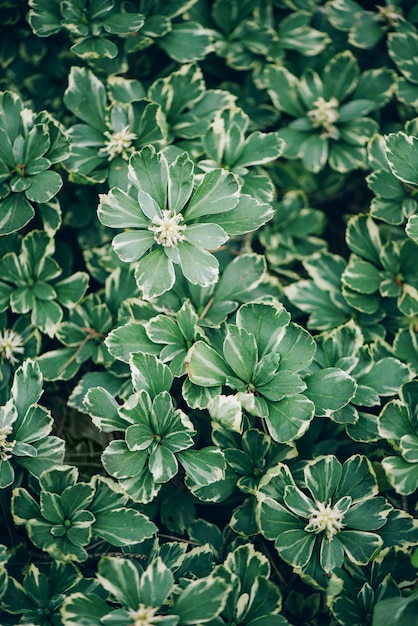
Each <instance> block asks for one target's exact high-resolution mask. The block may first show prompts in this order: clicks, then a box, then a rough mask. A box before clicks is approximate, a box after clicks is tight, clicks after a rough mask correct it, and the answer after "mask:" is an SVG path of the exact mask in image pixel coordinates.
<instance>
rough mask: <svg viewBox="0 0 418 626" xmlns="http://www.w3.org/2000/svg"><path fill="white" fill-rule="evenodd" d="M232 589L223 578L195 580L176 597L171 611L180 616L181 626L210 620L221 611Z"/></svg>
mask: <svg viewBox="0 0 418 626" xmlns="http://www.w3.org/2000/svg"><path fill="white" fill-rule="evenodd" d="M230 590H231V587H230V585H228V584H227V583H226V582H225V581H224V580H222V579H221V578H217V577H211V578H207V579H202V580H194V581H192V582H189V584H188V585H187V586H186V587H185V588H184V589H183V590H182V591H181V592H180V593H179V595H178V596H177V597H175V599H174V602H173V605H172V606H171V612H172V613H174V614H175V615H178V616H179V618H180V619H179V626H182V625H183V624H184V625H186V624H193V625H194V624H202V623H205V622H209V621H210V620H213V619H214V618H215V617H216V616H217V615H219V613H221V611H222V609H223V608H224V606H225V603H226V601H227V598H228V595H229V593H230Z"/></svg>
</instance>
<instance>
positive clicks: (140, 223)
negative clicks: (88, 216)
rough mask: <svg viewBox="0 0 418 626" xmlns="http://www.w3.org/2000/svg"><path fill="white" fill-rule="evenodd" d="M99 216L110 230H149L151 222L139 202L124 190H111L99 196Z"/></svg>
mask: <svg viewBox="0 0 418 626" xmlns="http://www.w3.org/2000/svg"><path fill="white" fill-rule="evenodd" d="M99 198H100V203H99V207H98V209H97V216H98V218H99V220H100V221H101V223H102V224H104V225H105V226H110V228H148V226H149V221H148V219H147V218H146V217H145V216H144V214H143V213H142V211H141V207H140V205H139V203H138V200H137V199H135V198H133V197H132V195H130V194H128V193H126V191H123V190H122V189H117V188H114V189H111V190H110V191H109V192H108V193H107V194H101V195H100V196H99Z"/></svg>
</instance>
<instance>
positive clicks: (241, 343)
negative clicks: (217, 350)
mask: <svg viewBox="0 0 418 626" xmlns="http://www.w3.org/2000/svg"><path fill="white" fill-rule="evenodd" d="M227 328H228V330H227V334H226V337H225V341H224V343H223V353H224V357H225V360H226V362H227V363H228V365H229V367H230V368H231V369H232V371H233V372H234V374H236V375H237V376H238V378H240V379H241V380H243V381H244V382H245V383H249V382H250V381H251V379H252V376H253V372H254V368H255V365H256V363H257V344H256V341H255V337H254V336H253V335H251V334H250V333H248V332H247V331H246V330H245V329H244V328H239V327H238V326H235V325H234V324H229V325H228V327H227Z"/></svg>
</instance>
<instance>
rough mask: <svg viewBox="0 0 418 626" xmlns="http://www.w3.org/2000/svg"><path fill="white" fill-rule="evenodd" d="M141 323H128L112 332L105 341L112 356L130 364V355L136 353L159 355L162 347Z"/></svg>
mask: <svg viewBox="0 0 418 626" xmlns="http://www.w3.org/2000/svg"><path fill="white" fill-rule="evenodd" d="M153 341H154V339H153V340H151V339H150V338H149V337H148V334H147V332H146V330H145V327H144V324H143V323H140V322H128V323H127V324H124V325H123V326H119V328H115V329H114V330H112V331H111V332H110V333H109V334H108V336H107V337H106V339H105V344H106V347H107V349H108V350H109V352H110V354H112V355H113V356H114V357H116V358H117V359H119V360H120V361H123V362H124V363H129V359H130V355H131V354H132V353H136V352H148V353H150V354H155V355H157V354H159V352H160V346H158V345H155V343H153Z"/></svg>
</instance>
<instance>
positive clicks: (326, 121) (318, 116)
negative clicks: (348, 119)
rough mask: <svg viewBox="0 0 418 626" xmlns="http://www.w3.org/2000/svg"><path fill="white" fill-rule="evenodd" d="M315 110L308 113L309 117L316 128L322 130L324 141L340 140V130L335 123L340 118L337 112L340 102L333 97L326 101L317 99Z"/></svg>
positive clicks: (320, 98) (321, 98)
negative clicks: (329, 139)
mask: <svg viewBox="0 0 418 626" xmlns="http://www.w3.org/2000/svg"><path fill="white" fill-rule="evenodd" d="M313 104H314V106H315V108H314V109H311V110H310V111H308V113H307V116H308V118H309V119H310V120H311V122H312V126H313V127H314V128H322V129H323V133H322V134H321V138H322V139H326V138H328V137H329V138H331V139H337V138H338V129H337V127H336V126H335V122H337V121H338V118H339V117H340V114H339V112H338V111H337V109H338V105H339V102H338V100H337V98H335V97H332V98H331V99H330V100H325V98H323V97H322V96H320V97H319V98H317V99H316V100H315V102H314V103H313Z"/></svg>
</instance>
